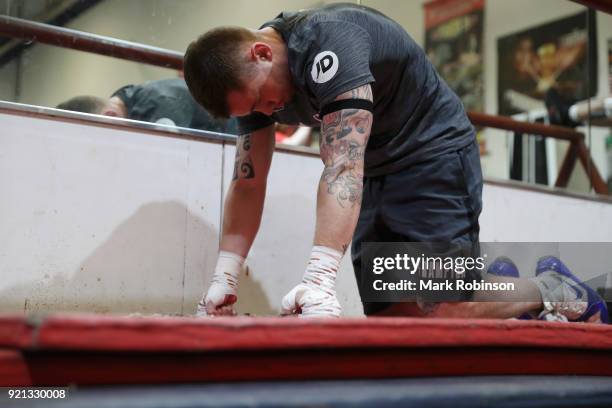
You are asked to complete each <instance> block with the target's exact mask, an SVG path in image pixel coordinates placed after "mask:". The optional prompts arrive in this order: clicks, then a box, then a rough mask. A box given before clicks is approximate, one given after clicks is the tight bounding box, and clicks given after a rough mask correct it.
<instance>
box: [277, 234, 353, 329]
mask: <svg viewBox="0 0 612 408" xmlns="http://www.w3.org/2000/svg"><path fill="white" fill-rule="evenodd" d="M341 259H342V253H341V252H339V251H336V250H335V249H332V248H328V247H324V246H315V247H313V248H312V252H311V254H310V261H309V262H308V266H307V267H306V272H305V273H304V277H303V278H302V282H301V283H300V284H299V285H297V286H296V287H294V288H293V289H292V290H291V291H290V292H289V293H288V294H287V295H286V296H285V297H284V298H283V300H282V304H281V308H282V314H295V313H299V314H300V317H340V314H341V313H342V308H341V307H340V303H339V302H338V298H337V297H336V274H337V273H338V269H339V268H340V260H341Z"/></svg>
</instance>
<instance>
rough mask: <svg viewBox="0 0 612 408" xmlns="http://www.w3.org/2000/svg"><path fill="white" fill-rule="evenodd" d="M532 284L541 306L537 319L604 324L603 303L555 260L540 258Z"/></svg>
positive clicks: (605, 316)
mask: <svg viewBox="0 0 612 408" xmlns="http://www.w3.org/2000/svg"><path fill="white" fill-rule="evenodd" d="M533 282H534V283H535V284H536V285H537V286H538V288H539V289H540V293H541V294H542V301H543V303H544V309H543V311H542V313H541V314H540V317H539V318H540V319H543V320H560V319H559V318H560V317H562V318H564V320H568V321H572V322H588V323H608V309H607V307H606V303H605V302H604V300H603V299H602V298H601V297H600V296H599V295H598V294H597V292H595V290H593V289H592V288H590V287H589V286H587V285H586V284H584V283H583V282H582V281H580V279H578V278H577V277H576V276H575V275H574V274H573V273H572V272H571V271H570V270H569V268H568V267H567V266H566V265H565V264H564V263H563V262H561V260H560V259H559V258H556V257H554V256H546V257H544V258H540V260H539V261H538V266H537V268H536V277H535V278H533Z"/></svg>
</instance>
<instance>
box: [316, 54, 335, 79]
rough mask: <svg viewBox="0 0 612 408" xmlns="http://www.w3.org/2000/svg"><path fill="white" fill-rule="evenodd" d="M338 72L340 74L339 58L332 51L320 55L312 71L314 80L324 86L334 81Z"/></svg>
mask: <svg viewBox="0 0 612 408" xmlns="http://www.w3.org/2000/svg"><path fill="white" fill-rule="evenodd" d="M336 72H338V56H337V55H336V54H334V53H333V52H331V51H323V52H320V53H318V54H317V56H316V57H315V59H314V62H313V63H312V69H311V70H310V75H311V76H312V80H313V81H315V82H316V83H317V84H322V83H324V82H327V81H329V80H330V79H332V78H333V77H334V75H336Z"/></svg>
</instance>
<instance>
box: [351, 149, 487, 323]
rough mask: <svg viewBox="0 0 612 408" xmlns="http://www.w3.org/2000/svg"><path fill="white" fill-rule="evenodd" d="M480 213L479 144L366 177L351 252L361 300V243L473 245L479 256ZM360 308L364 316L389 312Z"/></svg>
mask: <svg viewBox="0 0 612 408" xmlns="http://www.w3.org/2000/svg"><path fill="white" fill-rule="evenodd" d="M481 209H482V170H481V168H480V155H479V149H478V144H477V143H476V142H474V143H472V144H470V145H468V146H467V147H464V148H462V149H460V150H457V151H455V152H452V153H448V154H444V155H441V156H438V157H436V158H434V159H432V160H429V161H425V162H421V163H416V164H414V165H412V166H410V167H408V168H406V169H404V170H401V171H400V172H397V173H393V174H387V175H382V176H377V177H365V178H364V186H363V200H362V204H361V212H360V214H359V220H358V221H357V227H356V229H355V234H354V235H353V243H352V247H351V254H352V260H353V267H354V270H355V275H356V277H357V282H358V286H359V290H360V294H361V285H359V283H360V282H361V243H362V242H448V243H458V244H470V245H471V246H472V247H473V248H474V251H475V253H474V256H478V255H479V254H477V253H476V252H479V245H478V242H479V241H478V234H479V231H480V226H479V224H478V217H479V216H480V212H481ZM474 273H478V272H474ZM472 277H473V278H475V276H472ZM362 298H363V296H362ZM362 303H363V309H364V313H365V314H366V315H370V314H375V313H378V312H381V311H382V310H384V309H386V308H387V307H389V306H390V303H385V302H363V301H362Z"/></svg>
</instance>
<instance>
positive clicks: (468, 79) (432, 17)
mask: <svg viewBox="0 0 612 408" xmlns="http://www.w3.org/2000/svg"><path fill="white" fill-rule="evenodd" d="M484 4H485V0H432V1H430V2H428V3H426V4H425V50H426V52H427V56H428V57H429V60H430V61H431V62H432V63H433V65H434V66H435V67H436V69H437V70H438V72H439V73H440V75H441V76H442V78H444V80H445V81H446V83H448V85H449V86H450V87H451V88H452V89H453V91H455V93H457V95H459V97H460V98H461V100H462V101H463V104H464V106H465V109H466V110H468V111H479V112H482V111H483V110H484V109H483V106H484V102H483V94H484V86H483V64H482V61H483V58H482V55H483V54H482V43H483V40H482V33H483V24H484V23H483V21H484Z"/></svg>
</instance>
